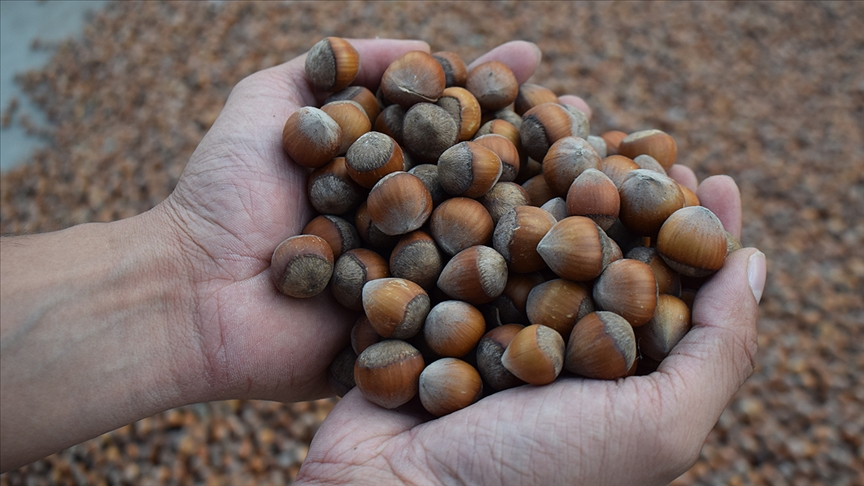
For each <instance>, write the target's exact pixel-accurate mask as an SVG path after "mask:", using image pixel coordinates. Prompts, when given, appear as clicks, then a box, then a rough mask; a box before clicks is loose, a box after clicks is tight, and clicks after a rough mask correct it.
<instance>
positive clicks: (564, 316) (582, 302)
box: [525, 278, 594, 341]
mask: <svg viewBox="0 0 864 486" xmlns="http://www.w3.org/2000/svg"><path fill="white" fill-rule="evenodd" d="M525 309H526V313H527V314H528V322H531V323H533V324H543V325H544V326H547V327H549V328H551V329H554V330H556V331H558V333H559V334H561V337H562V338H564V341H567V339H568V338H569V337H570V331H572V330H573V326H575V325H576V323H577V322H578V321H579V319H582V318H583V317H585V316H586V315H587V314H588V313H590V312H594V302H593V301H592V300H591V292H590V291H589V290H588V288H587V287H586V286H585V285H584V284H582V283H579V282H572V281H570V280H565V279H563V278H556V279H554V280H549V281H546V282H543V283H541V284H538V285H537V286H535V287H534V288H533V289H531V292H530V293H529V294H528V299H527V301H526V304H525Z"/></svg>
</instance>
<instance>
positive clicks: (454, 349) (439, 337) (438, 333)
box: [423, 300, 486, 358]
mask: <svg viewBox="0 0 864 486" xmlns="http://www.w3.org/2000/svg"><path fill="white" fill-rule="evenodd" d="M484 332H486V320H485V319H483V313H481V312H480V311H479V310H477V308H476V307H474V306H473V305H471V304H469V303H467V302H462V301H461V300H445V301H444V302H441V303H439V304H437V305H436V306H435V307H433V308H432V309H431V310H430V311H429V314H428V315H427V316H426V322H425V324H424V325H423V337H424V338H425V339H426V344H428V345H429V347H430V348H431V349H432V351H434V352H435V353H436V354H437V355H438V356H443V357H448V356H449V357H453V358H461V357H463V356H465V355H466V354H468V352H469V351H471V350H472V349H474V346H476V345H477V343H478V342H479V341H480V338H481V337H483V333H484Z"/></svg>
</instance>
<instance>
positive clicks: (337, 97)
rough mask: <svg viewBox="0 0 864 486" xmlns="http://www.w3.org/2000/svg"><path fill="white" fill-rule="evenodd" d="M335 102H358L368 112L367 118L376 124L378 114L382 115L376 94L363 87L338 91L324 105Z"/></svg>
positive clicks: (351, 87) (352, 87)
mask: <svg viewBox="0 0 864 486" xmlns="http://www.w3.org/2000/svg"><path fill="white" fill-rule="evenodd" d="M333 101H356V102H357V103H360V106H362V107H363V111H365V112H366V117H367V118H369V121H371V122H375V119H377V118H378V114H379V113H381V107H380V106H379V105H378V100H377V99H376V98H375V93H373V92H371V91H369V89H368V88H364V87H363V86H348V87H347V88H345V89H343V90H340V91H337V92H335V93H333V94H332V95H330V96H328V97H327V99H326V100H324V103H325V104H327V103H332V102H333Z"/></svg>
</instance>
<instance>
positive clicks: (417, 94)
mask: <svg viewBox="0 0 864 486" xmlns="http://www.w3.org/2000/svg"><path fill="white" fill-rule="evenodd" d="M445 83H446V78H445V75H444V68H442V67H441V64H439V63H438V61H437V60H435V58H434V57H432V56H431V55H430V54H428V53H426V52H423V51H411V52H408V53H405V55H403V56H402V57H400V58H399V59H397V60H395V61H393V62H392V63H390V66H388V67H387V69H386V70H385V71H384V74H383V75H382V76H381V91H382V92H383V93H384V96H386V97H387V99H389V100H390V101H392V102H393V103H397V104H399V105H401V106H402V107H403V108H409V107H410V106H411V105H414V104H416V103H422V102H427V103H434V102H435V100H437V99H438V98H439V97H440V96H441V92H442V91H444V88H445Z"/></svg>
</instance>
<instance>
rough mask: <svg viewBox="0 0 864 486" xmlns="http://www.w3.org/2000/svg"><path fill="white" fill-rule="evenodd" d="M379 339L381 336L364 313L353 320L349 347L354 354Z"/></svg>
mask: <svg viewBox="0 0 864 486" xmlns="http://www.w3.org/2000/svg"><path fill="white" fill-rule="evenodd" d="M379 341H381V336H379V335H378V333H377V332H375V328H374V327H372V323H371V322H369V318H368V317H366V316H365V315H363V316H360V317H358V318H357V321H355V322H354V327H352V328H351V349H353V350H354V352H355V353H356V354H360V353H362V352H363V351H365V350H366V348H368V347H369V346H372V345H373V344H375V343H377V342H379ZM352 370H353V364H352Z"/></svg>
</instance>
